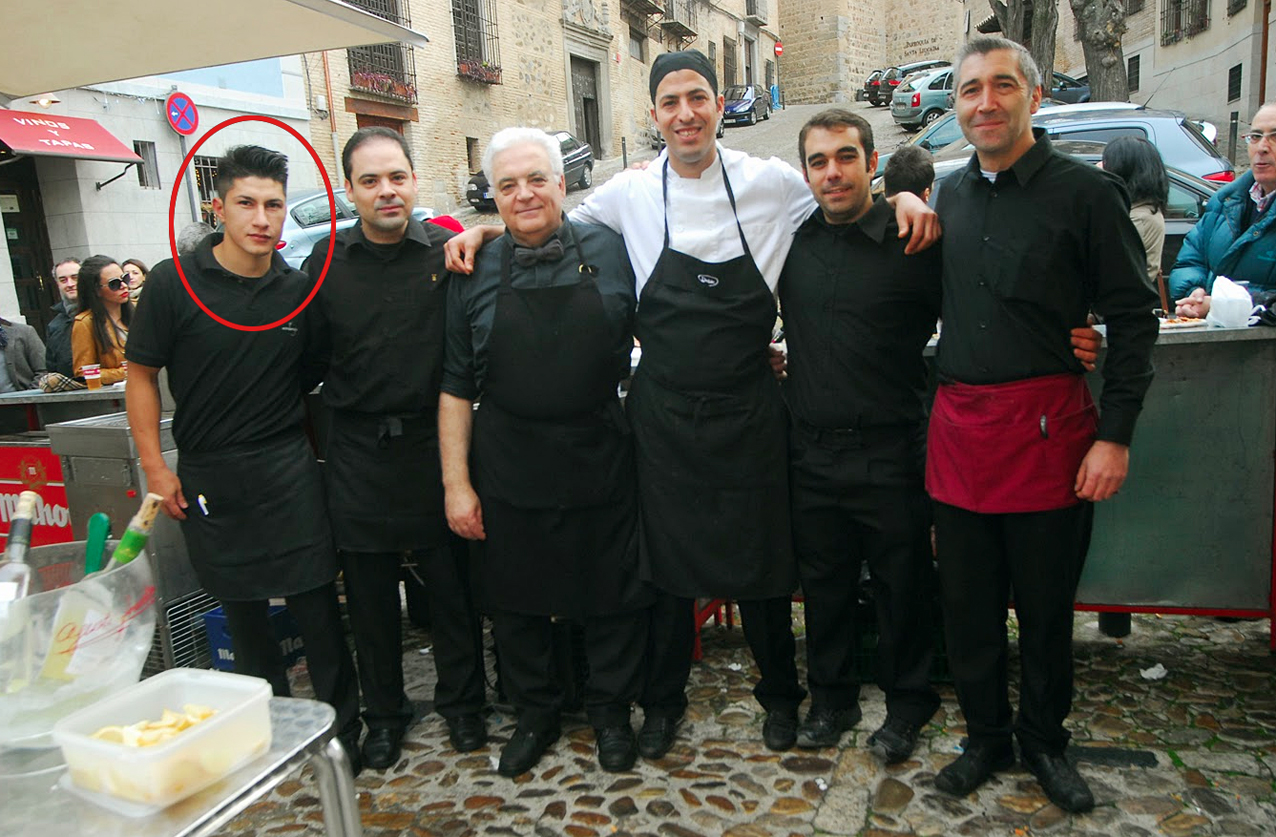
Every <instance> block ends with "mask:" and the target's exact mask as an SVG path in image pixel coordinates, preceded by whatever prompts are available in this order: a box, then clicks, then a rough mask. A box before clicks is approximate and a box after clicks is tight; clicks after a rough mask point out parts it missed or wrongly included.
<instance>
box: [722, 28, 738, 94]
mask: <svg viewBox="0 0 1276 837" xmlns="http://www.w3.org/2000/svg"><path fill="white" fill-rule="evenodd" d="M733 84H735V41H733V40H731V39H730V38H723V39H722V86H723V87H730V86H731V85H733Z"/></svg>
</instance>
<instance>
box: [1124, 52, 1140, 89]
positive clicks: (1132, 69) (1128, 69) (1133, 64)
mask: <svg viewBox="0 0 1276 837" xmlns="http://www.w3.org/2000/svg"><path fill="white" fill-rule="evenodd" d="M1125 76H1126V78H1127V79H1129V82H1130V84H1129V90H1130V92H1131V93H1133V92H1134V91H1136V90H1138V89H1139V56H1137V55H1131V56H1130V57H1129V58H1128V59H1126V62H1125Z"/></svg>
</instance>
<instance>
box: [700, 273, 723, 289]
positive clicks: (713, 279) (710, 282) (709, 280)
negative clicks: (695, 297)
mask: <svg viewBox="0 0 1276 837" xmlns="http://www.w3.org/2000/svg"><path fill="white" fill-rule="evenodd" d="M696 281H697V282H699V283H700V284H701V285H704V286H705V287H707V288H716V287H718V277H717V276H710V275H709V274H707V273H701V274H699V275H698V276H696Z"/></svg>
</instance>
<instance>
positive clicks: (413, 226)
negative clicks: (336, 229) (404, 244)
mask: <svg viewBox="0 0 1276 837" xmlns="http://www.w3.org/2000/svg"><path fill="white" fill-rule="evenodd" d="M347 235H348V238H346V242H345V244H346V246H347V247H353V246H355V245H356V244H357V245H360V246H362V247H365V248H366V247H367V246H368V244H369V243H370V242H369V241H368V237H367V236H366V235H364V234H363V223H362V222H360V223H356V224H355V225H354V226H352V227H350V228H349V231H348V233H347ZM337 240H338V241H340V240H341V236H340V235H338V236H337ZM403 240H404V241H415V242H416V243H417V244H420V245H421V246H422V247H433V246H434V245H433V244H431V242H430V234H429V233H428V232H426V231H425V226H424V225H423V224H422V223H421V222H420V221H418V220H417V219H416V218H408V230H407V232H406V233H404V236H403Z"/></svg>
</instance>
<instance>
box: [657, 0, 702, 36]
mask: <svg viewBox="0 0 1276 837" xmlns="http://www.w3.org/2000/svg"><path fill="white" fill-rule="evenodd" d="M696 17H697V15H696V0H665V16H664V17H663V18H661V20H660V28H661V29H663V30H665V33H666V34H668V35H669V36H670V37H672V38H694V37H695V36H696V32H697V31H698V27H697V21H696Z"/></svg>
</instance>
